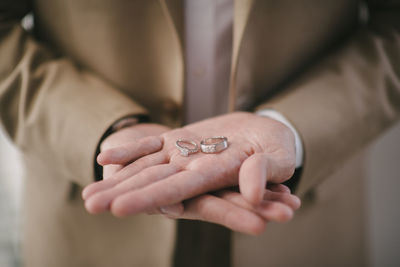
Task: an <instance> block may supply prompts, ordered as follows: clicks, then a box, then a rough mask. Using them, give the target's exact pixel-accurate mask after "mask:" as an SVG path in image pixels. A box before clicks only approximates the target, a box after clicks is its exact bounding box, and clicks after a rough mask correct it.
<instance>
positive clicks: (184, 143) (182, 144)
mask: <svg viewBox="0 0 400 267" xmlns="http://www.w3.org/2000/svg"><path fill="white" fill-rule="evenodd" d="M175 146H176V148H178V150H179V151H180V152H181V155H182V156H184V157H187V156H189V155H190V154H193V153H196V152H197V151H199V147H198V145H197V144H196V142H194V141H190V140H186V139H178V140H177V141H176V143H175Z"/></svg>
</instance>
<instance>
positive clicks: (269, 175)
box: [239, 153, 294, 206]
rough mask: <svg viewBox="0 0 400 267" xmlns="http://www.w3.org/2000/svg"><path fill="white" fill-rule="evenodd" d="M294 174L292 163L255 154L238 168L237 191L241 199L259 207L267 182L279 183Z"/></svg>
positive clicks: (275, 156)
mask: <svg viewBox="0 0 400 267" xmlns="http://www.w3.org/2000/svg"><path fill="white" fill-rule="evenodd" d="M293 172H294V162H293V164H292V162H291V160H287V159H284V158H283V157H277V155H274V154H267V153H255V154H253V155H251V156H250V157H248V158H247V159H246V160H245V161H244V162H243V164H242V166H241V167H240V171H239V189H240V192H241V194H242V195H243V198H244V199H246V200H247V201H248V202H250V203H251V204H252V205H255V206H256V205H259V204H260V203H261V202H262V200H263V197H264V192H265V191H264V190H265V187H266V184H267V182H268V181H272V182H274V183H281V182H283V181H285V180H286V179H288V178H290V177H291V176H292V174H293Z"/></svg>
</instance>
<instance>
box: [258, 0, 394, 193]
mask: <svg viewBox="0 0 400 267" xmlns="http://www.w3.org/2000/svg"><path fill="white" fill-rule="evenodd" d="M368 10H369V19H368V22H367V24H366V25H364V26H362V27H361V28H360V29H358V31H357V32H356V33H355V35H354V36H353V37H352V38H351V40H350V41H349V43H347V44H346V45H345V46H343V47H342V48H341V49H339V50H337V51H336V52H334V53H332V54H331V55H328V56H327V57H326V58H325V59H323V60H322V61H321V62H320V63H318V64H317V65H316V66H314V67H313V68H312V69H311V70H310V71H308V72H307V73H306V74H305V75H304V76H303V77H301V78H300V79H299V80H298V81H297V82H295V83H294V84H293V85H291V86H290V87H289V88H288V89H287V90H285V91H284V92H283V93H281V94H279V95H277V96H276V97H274V98H273V99H272V100H271V101H268V102H267V103H264V104H262V105H261V106H259V107H258V109H262V108H273V109H275V110H277V111H280V112H281V113H282V114H284V115H285V116H286V117H287V118H288V119H289V120H290V121H291V122H292V123H293V125H294V126H295V127H296V129H297V130H298V131H299V133H300V135H301V137H302V141H303V144H304V152H305V160H304V165H303V173H302V177H301V178H300V183H299V185H298V193H299V194H300V195H302V194H304V193H305V192H307V191H308V190H309V189H310V188H312V187H313V186H315V185H316V184H318V183H319V182H321V181H322V180H323V179H324V178H325V177H327V176H329V174H330V173H332V172H333V171H335V169H336V168H337V167H338V166H339V165H340V164H341V163H343V162H344V161H345V160H346V159H348V158H349V157H350V156H351V155H352V154H353V153H355V152H356V151H358V150H360V149H361V148H362V147H364V146H365V145H366V144H367V143H368V142H370V141H371V140H372V139H373V138H375V137H376V136H378V135H379V134H380V133H382V132H383V131H384V130H385V129H387V128H388V127H390V126H391V125H392V124H393V123H394V122H395V121H396V120H397V119H398V117H399V113H400V1H382V0H377V1H370V2H369V3H368Z"/></svg>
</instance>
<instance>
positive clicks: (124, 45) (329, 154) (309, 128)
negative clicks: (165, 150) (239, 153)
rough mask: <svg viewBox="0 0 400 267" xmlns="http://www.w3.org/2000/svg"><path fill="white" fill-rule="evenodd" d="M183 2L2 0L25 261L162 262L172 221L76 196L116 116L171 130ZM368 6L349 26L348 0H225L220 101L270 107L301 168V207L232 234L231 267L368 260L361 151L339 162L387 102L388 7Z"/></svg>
mask: <svg viewBox="0 0 400 267" xmlns="http://www.w3.org/2000/svg"><path fill="white" fill-rule="evenodd" d="M182 2H183V1H179V0H147V1H124V0H114V1H110V0H96V1H94V0H70V1H62V0H52V1H49V0H33V1H26V0H2V1H1V3H0V116H1V122H2V125H3V127H4V128H5V129H6V131H7V133H8V135H9V136H10V138H11V139H12V140H13V141H14V143H15V144H16V145H17V146H18V147H19V148H20V149H21V151H22V152H23V157H24V163H25V166H26V181H25V185H26V187H25V198H24V213H23V225H24V242H23V245H24V246H23V250H24V262H25V263H26V266H32V267H36V266H37V267H47V266H58V267H63V266H66V267H67V266H68V267H71V266H96V267H102V266H119V267H123V266H170V264H171V256H172V251H173V245H174V236H175V226H174V221H171V220H167V219H164V218H162V217H159V216H147V215H140V216H134V217H131V218H127V219H123V220H121V219H116V218H113V217H112V216H110V215H107V214H103V215H96V216H93V215H89V214H88V213H87V212H86V211H85V209H84V207H83V201H82V199H81V198H80V191H81V189H82V187H83V186H85V185H87V184H89V183H91V182H93V179H94V174H93V161H94V157H95V151H96V147H97V145H98V142H99V140H100V137H101V136H102V135H103V133H104V132H105V130H106V129H107V128H108V127H109V126H110V125H111V124H112V123H113V122H115V121H116V120H117V119H119V118H121V117H124V116H126V115H131V114H150V116H151V118H152V119H153V120H154V121H155V122H158V123H163V124H167V125H169V126H179V125H181V122H182V101H183V84H184V79H185V77H184V72H183V71H184V65H183V62H184V59H183V53H182V47H183V45H182V44H183V43H182V42H183V40H182V31H183V27H184V24H183V3H182ZM367 6H368V10H369V16H368V22H364V23H363V22H362V20H361V19H360V3H359V1H356V0H327V1H317V0H301V1H286V0H283V1H273V0H265V1H264V0H236V1H235V8H234V10H235V11H234V44H233V55H232V57H233V66H232V73H231V88H230V100H229V101H230V111H232V110H256V109H259V108H264V107H270V108H274V109H276V110H278V111H280V112H281V113H283V114H284V115H285V116H286V117H287V118H288V119H289V120H290V121H291V122H292V123H293V125H294V126H295V127H296V128H297V129H298V131H299V133H300V135H301V137H302V140H303V142H304V149H305V162H304V171H303V175H302V177H301V180H300V184H299V187H298V191H297V192H298V194H300V195H301V196H303V199H304V200H303V201H304V205H303V208H302V209H301V210H300V211H299V212H298V213H297V215H296V218H295V219H294V220H293V221H292V222H291V223H289V224H285V225H275V224H271V225H270V226H269V228H268V230H267V232H266V233H265V234H264V235H262V236H260V237H249V236H244V235H241V234H237V233H235V234H234V236H233V244H232V248H233V252H232V255H233V264H234V266H361V265H365V264H366V259H367V257H366V249H365V235H364V232H365V231H364V201H363V184H364V182H363V180H362V164H361V163H360V159H362V156H358V157H356V158H354V157H353V159H351V160H349V159H350V158H352V155H354V154H356V152H357V151H360V149H362V148H363V147H364V146H365V145H366V144H367V143H368V142H369V141H371V140H372V139H373V138H375V137H376V136H377V135H378V134H379V133H381V132H382V131H383V130H384V129H386V128H387V127H389V126H390V125H391V124H392V123H393V122H394V121H395V120H396V119H397V118H398V116H399V109H400V81H399V79H400V72H399V64H400V35H399V30H400V14H399V10H400V1H369V2H368V5H367ZM365 10H366V9H364V11H365ZM28 12H33V13H34V15H35V28H34V30H33V32H30V33H28V32H25V31H24V30H23V29H22V28H21V26H20V20H21V18H22V17H23V16H24V15H25V14H27V13H28ZM364 15H365V12H364ZM364 17H365V16H364ZM271 91H272V92H274V94H270V93H265V92H271Z"/></svg>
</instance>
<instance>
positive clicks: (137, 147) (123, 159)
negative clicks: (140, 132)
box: [97, 136, 163, 166]
mask: <svg viewBox="0 0 400 267" xmlns="http://www.w3.org/2000/svg"><path fill="white" fill-rule="evenodd" d="M162 146H163V141H162V138H161V137H159V136H148V137H145V138H142V139H139V140H138V141H136V142H133V143H129V144H126V145H123V146H119V147H115V148H111V149H107V150H104V151H102V152H101V153H100V154H99V155H98V156H97V162H98V163H99V164H100V165H102V166H104V165H107V164H122V165H125V164H127V163H129V162H133V161H135V160H136V159H138V158H140V157H143V156H145V155H148V154H150V153H154V152H157V151H159V150H160V149H161V148H162Z"/></svg>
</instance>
